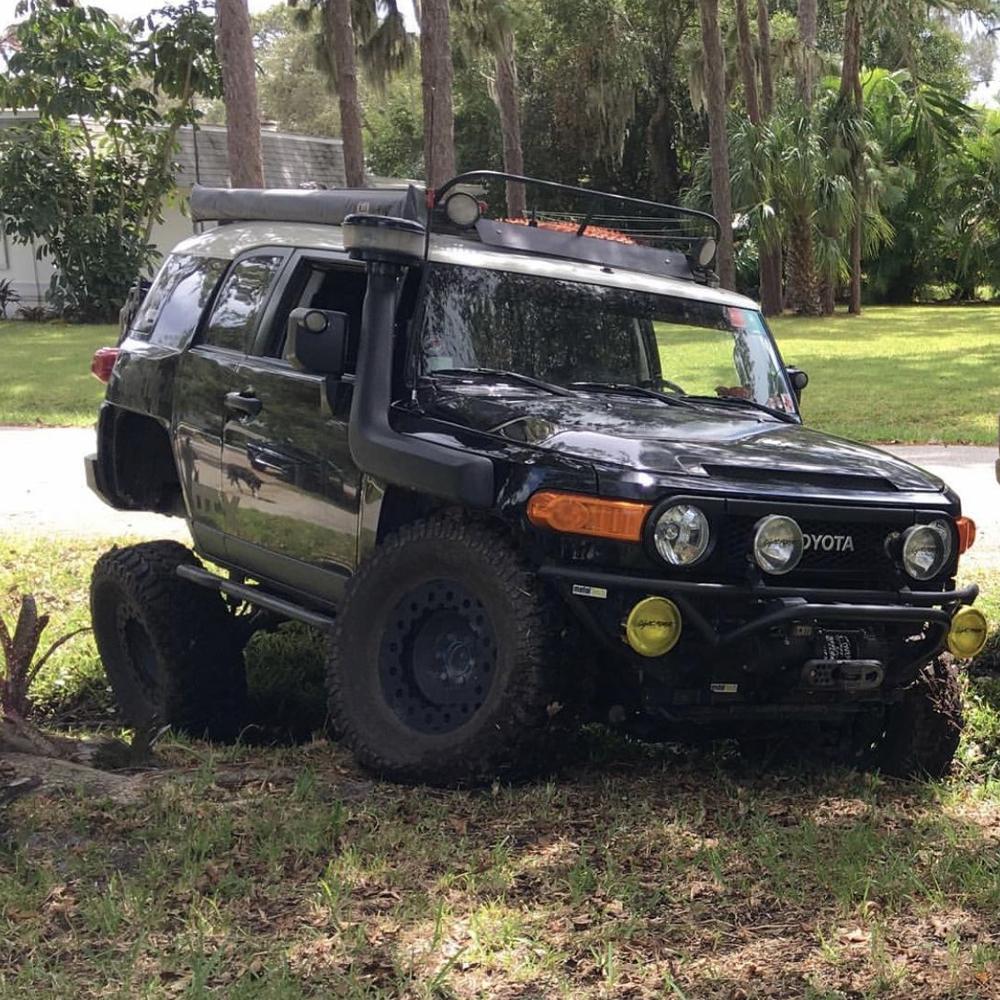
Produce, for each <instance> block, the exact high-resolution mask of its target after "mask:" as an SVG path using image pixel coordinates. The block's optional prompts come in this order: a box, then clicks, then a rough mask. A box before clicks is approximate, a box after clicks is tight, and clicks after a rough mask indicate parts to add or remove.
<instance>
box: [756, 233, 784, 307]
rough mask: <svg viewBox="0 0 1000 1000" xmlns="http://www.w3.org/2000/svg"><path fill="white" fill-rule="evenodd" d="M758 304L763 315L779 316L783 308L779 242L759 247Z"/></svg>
mask: <svg viewBox="0 0 1000 1000" xmlns="http://www.w3.org/2000/svg"><path fill="white" fill-rule="evenodd" d="M759 256H760V261H759V263H758V267H759V268H760V305H761V308H762V309H763V310H764V315H765V316H780V315H781V314H782V313H783V312H784V310H785V301H784V295H783V294H782V288H781V256H782V255H781V243H780V242H778V243H775V245H774V246H770V247H769V246H767V245H765V244H762V245H761V247H760V255H759Z"/></svg>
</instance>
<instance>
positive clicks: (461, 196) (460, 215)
mask: <svg viewBox="0 0 1000 1000" xmlns="http://www.w3.org/2000/svg"><path fill="white" fill-rule="evenodd" d="M444 211H445V215H447V216H448V221H449V222H450V223H451V224H452V225H454V226H458V227H459V228H460V229H471V228H472V227H473V226H474V225H475V224H476V223H477V222H478V221H479V217H480V215H482V209H481V208H480V205H479V200H478V199H477V198H473V196H472V195H471V194H469V193H468V192H466V191H456V192H455V193H454V194H452V195H449V196H448V200H447V201H446V202H445V203H444Z"/></svg>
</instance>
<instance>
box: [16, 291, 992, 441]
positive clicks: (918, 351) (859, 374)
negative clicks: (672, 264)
mask: <svg viewBox="0 0 1000 1000" xmlns="http://www.w3.org/2000/svg"><path fill="white" fill-rule="evenodd" d="M772 326H773V328H774V331H775V334H776V336H777V338H778V343H779V346H780V347H781V351H782V354H783V356H784V358H785V360H786V361H787V362H788V363H789V364H797V365H798V366H799V367H801V368H804V369H806V371H807V372H808V373H809V376H810V379H811V382H810V385H809V388H808V389H807V390H806V392H805V398H804V401H803V405H804V410H805V416H806V420H807V422H808V423H809V424H811V425H812V426H815V427H819V428H822V429H824V430H828V431H831V432H833V433H836V434H842V435H844V436H845V437H850V438H856V439H858V440H864V441H882V442H885V441H900V442H928V441H934V442H944V443H956V442H964V443H973V444H993V443H994V442H995V441H996V439H997V414H998V412H1000V377H998V374H997V373H998V372H1000V308H995V307H988V306H971V307H948V306H909V307H903V308H889V307H874V308H870V309H867V310H866V312H865V314H864V316H862V317H861V318H859V319H855V318H853V317H849V316H847V315H846V314H838V315H837V316H835V317H831V318H824V319H799V318H793V317H786V318H783V319H778V320H775V321H773V323H772ZM114 338H115V331H114V328H113V327H109V326H103V327H96V326H89V327H88V326H67V325H64V324H58V323H43V324H37V323H35V324H31V323H13V322H10V323H3V322H0V350H2V352H3V353H2V355H0V356H2V357H3V359H4V363H3V365H2V366H0V424H35V423H41V424H46V425H50V426H52V425H54V426H60V425H86V424H89V423H90V422H91V421H92V420H93V419H94V412H95V410H96V407H97V404H98V401H99V400H100V398H101V392H102V390H101V386H100V385H99V384H98V383H97V382H96V381H95V380H94V379H93V378H92V377H91V376H90V374H89V369H90V358H91V355H92V354H93V352H94V349H95V348H97V347H100V346H101V345H103V344H108V343H113V342H114ZM664 362H665V370H667V371H669V362H668V361H667V359H666V357H665V358H664Z"/></svg>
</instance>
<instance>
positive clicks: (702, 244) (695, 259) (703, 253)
mask: <svg viewBox="0 0 1000 1000" xmlns="http://www.w3.org/2000/svg"><path fill="white" fill-rule="evenodd" d="M716 250H718V244H717V243H716V241H715V240H714V239H713V238H712V237H711V236H703V237H702V238H701V239H700V240H696V241H695V242H694V244H693V245H692V247H691V252H690V253H689V254H688V255H687V259H688V263H689V264H690V265H691V266H692V267H700V268H702V269H704V268H706V267H711V265H712V261H713V260H715V253H716Z"/></svg>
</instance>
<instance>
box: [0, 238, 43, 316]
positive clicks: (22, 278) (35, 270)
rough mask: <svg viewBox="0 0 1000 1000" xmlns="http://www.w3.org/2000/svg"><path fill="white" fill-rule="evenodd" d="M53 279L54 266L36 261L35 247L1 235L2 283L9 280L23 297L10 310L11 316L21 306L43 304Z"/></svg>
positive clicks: (0, 262) (0, 276) (0, 275)
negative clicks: (50, 281)
mask: <svg viewBox="0 0 1000 1000" xmlns="http://www.w3.org/2000/svg"><path fill="white" fill-rule="evenodd" d="M51 277H52V265H51V264H50V263H49V262H48V261H47V260H36V259H35V251H34V248H33V247H31V246H24V245H23V244H20V243H15V242H14V241H13V240H12V239H11V238H10V237H9V236H4V235H2V234H0V281H5V280H9V281H10V283H11V285H12V286H13V288H14V291H16V292H17V294H18V295H20V296H21V301H20V302H19V303H18V305H17V306H15V307H14V308H12V309H10V310H9V313H10V314H11V315H13V314H14V313H15V312H17V309H18V308H20V307H21V306H36V305H39V304H40V303H41V302H43V301H44V300H45V292H46V290H47V289H48V287H49V279H50V278H51Z"/></svg>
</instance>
